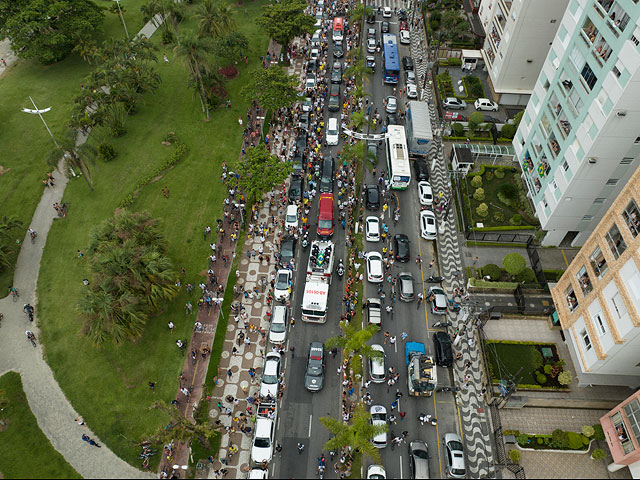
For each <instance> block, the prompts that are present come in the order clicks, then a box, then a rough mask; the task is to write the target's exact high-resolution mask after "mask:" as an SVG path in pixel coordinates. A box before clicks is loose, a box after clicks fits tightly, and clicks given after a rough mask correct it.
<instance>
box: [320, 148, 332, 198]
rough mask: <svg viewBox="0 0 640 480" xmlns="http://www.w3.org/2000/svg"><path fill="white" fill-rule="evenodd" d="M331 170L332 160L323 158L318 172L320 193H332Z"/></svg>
mask: <svg viewBox="0 0 640 480" xmlns="http://www.w3.org/2000/svg"><path fill="white" fill-rule="evenodd" d="M333 169H334V166H333V158H331V157H328V158H325V159H324V160H323V161H322V168H321V170H320V193H331V192H333Z"/></svg>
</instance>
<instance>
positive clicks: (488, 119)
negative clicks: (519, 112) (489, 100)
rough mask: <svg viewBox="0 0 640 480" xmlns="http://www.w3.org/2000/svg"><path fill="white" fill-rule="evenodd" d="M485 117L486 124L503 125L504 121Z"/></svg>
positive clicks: (489, 116)
mask: <svg viewBox="0 0 640 480" xmlns="http://www.w3.org/2000/svg"><path fill="white" fill-rule="evenodd" d="M483 117H484V121H485V122H486V123H503V122H502V120H500V119H498V118H496V117H492V116H491V115H483Z"/></svg>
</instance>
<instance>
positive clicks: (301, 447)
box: [298, 442, 304, 455]
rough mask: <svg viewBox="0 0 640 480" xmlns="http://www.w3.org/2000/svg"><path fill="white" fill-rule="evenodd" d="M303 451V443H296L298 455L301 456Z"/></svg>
mask: <svg viewBox="0 0 640 480" xmlns="http://www.w3.org/2000/svg"><path fill="white" fill-rule="evenodd" d="M303 451H304V443H300V442H298V455H301V454H302V452H303Z"/></svg>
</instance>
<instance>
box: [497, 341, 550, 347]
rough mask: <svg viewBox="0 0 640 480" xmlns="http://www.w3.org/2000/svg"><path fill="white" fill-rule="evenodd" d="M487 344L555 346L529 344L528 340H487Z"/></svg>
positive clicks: (544, 343) (536, 343)
mask: <svg viewBox="0 0 640 480" xmlns="http://www.w3.org/2000/svg"><path fill="white" fill-rule="evenodd" d="M485 343H503V344H505V345H553V346H556V344H555V343H553V342H529V341H526V340H522V341H520V340H486V341H485Z"/></svg>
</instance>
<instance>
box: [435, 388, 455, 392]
mask: <svg viewBox="0 0 640 480" xmlns="http://www.w3.org/2000/svg"><path fill="white" fill-rule="evenodd" d="M459 391H460V387H439V388H437V389H436V393H437V392H454V393H455V392H459Z"/></svg>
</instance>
